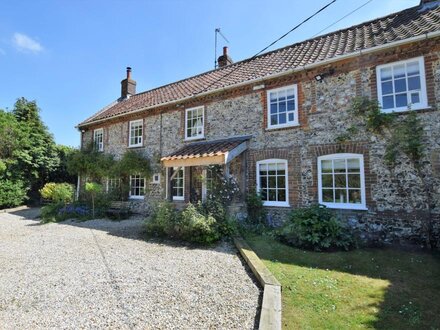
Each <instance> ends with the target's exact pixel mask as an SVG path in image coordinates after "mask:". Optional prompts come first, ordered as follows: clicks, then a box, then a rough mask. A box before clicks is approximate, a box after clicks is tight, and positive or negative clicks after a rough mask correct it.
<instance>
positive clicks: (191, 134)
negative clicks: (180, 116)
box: [185, 107, 205, 140]
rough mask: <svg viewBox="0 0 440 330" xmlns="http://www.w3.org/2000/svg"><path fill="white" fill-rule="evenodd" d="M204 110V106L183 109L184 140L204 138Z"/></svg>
mask: <svg viewBox="0 0 440 330" xmlns="http://www.w3.org/2000/svg"><path fill="white" fill-rule="evenodd" d="M204 123H205V111H204V107H197V108H191V109H186V111H185V140H196V139H202V138H204V136H205V135H204V134H205V133H204V131H205V130H204Z"/></svg>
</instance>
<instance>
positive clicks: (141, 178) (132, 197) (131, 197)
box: [129, 174, 146, 199]
mask: <svg viewBox="0 0 440 330" xmlns="http://www.w3.org/2000/svg"><path fill="white" fill-rule="evenodd" d="M135 176H138V177H139V180H144V194H143V195H132V194H131V189H132V185H131V181H132V179H133V177H135ZM129 186H130V190H129V196H130V197H129V198H130V199H144V198H145V190H146V187H145V186H146V180H145V178H143V177H142V176H140V175H139V174H135V175H130V185H129ZM139 187H142V186H139Z"/></svg>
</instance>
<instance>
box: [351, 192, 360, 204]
mask: <svg viewBox="0 0 440 330" xmlns="http://www.w3.org/2000/svg"><path fill="white" fill-rule="evenodd" d="M348 201H349V203H356V204H360V203H361V191H360V190H358V189H355V190H352V189H350V190H349V191H348Z"/></svg>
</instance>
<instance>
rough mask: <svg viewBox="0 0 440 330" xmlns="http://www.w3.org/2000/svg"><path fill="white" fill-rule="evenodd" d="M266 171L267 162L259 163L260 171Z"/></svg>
mask: <svg viewBox="0 0 440 330" xmlns="http://www.w3.org/2000/svg"><path fill="white" fill-rule="evenodd" d="M263 171H264V172H266V171H267V164H261V165H260V173H262V172H263Z"/></svg>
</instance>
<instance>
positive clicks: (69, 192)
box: [40, 182, 74, 204]
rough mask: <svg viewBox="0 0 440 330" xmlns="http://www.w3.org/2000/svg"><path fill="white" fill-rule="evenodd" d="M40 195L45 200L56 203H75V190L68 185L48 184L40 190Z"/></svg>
mask: <svg viewBox="0 0 440 330" xmlns="http://www.w3.org/2000/svg"><path fill="white" fill-rule="evenodd" d="M40 194H41V196H42V197H43V198H44V199H48V200H50V201H52V202H55V203H64V204H67V203H71V202H73V194H74V189H73V186H72V185H71V184H68V183H53V182H50V183H46V184H45V185H44V187H43V188H41V189H40Z"/></svg>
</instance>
